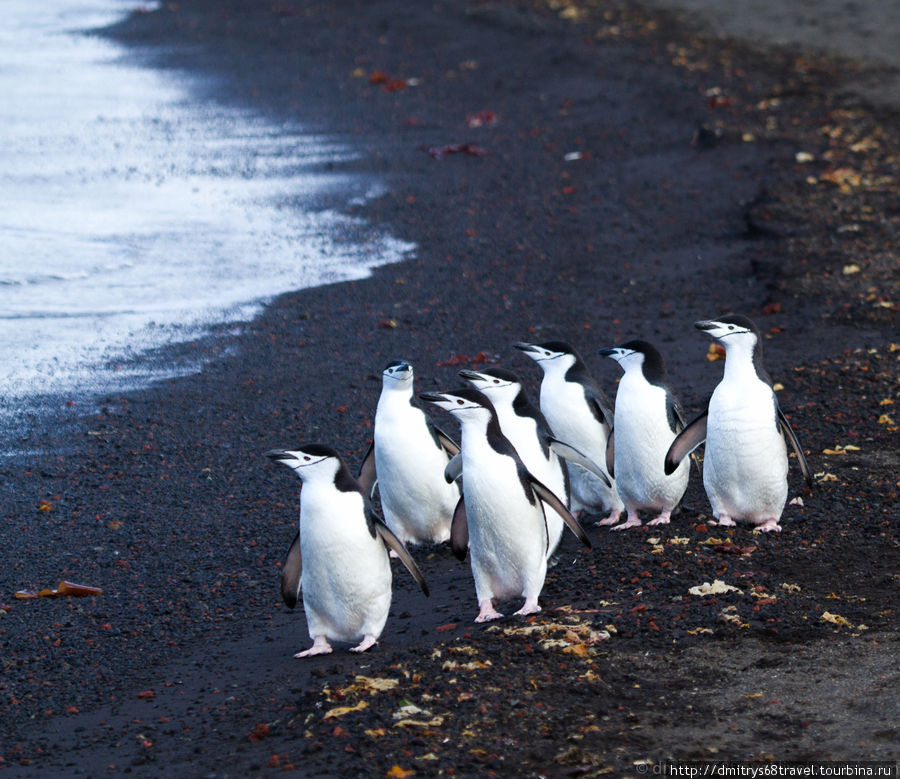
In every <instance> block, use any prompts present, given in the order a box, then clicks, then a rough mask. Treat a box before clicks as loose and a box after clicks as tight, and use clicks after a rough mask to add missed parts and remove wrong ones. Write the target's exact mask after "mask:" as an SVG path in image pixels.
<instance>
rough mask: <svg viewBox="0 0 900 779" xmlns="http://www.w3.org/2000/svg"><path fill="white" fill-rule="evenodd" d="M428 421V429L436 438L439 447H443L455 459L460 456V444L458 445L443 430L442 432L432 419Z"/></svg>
mask: <svg viewBox="0 0 900 779" xmlns="http://www.w3.org/2000/svg"><path fill="white" fill-rule="evenodd" d="M427 421H428V429H429V430H430V431H431V435H432V436H433V437H434V440H435V441H436V442H437V445H438V446H439V447H441V449H443V450H444V451H445V452H446V453H447V454H449V455H450V456H451V457H453V456H454V455H456V454H459V444H457V443H456V441H454V440H453V439H452V438H451V437H450V436H449V435H447V434H446V433H445V432H444V431H443V430H441V429H440V428H439V427H438V426H437V425H436V424H434V422H432V421H431V420H430V419H429V420H427Z"/></svg>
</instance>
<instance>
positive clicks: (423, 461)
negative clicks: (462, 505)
mask: <svg viewBox="0 0 900 779" xmlns="http://www.w3.org/2000/svg"><path fill="white" fill-rule="evenodd" d="M373 438H374V440H373V443H372V446H370V447H369V451H368V452H367V453H366V456H365V457H364V459H363V463H362V465H361V467H360V471H359V477H358V478H359V481H360V484H361V485H362V487H363V489H365V490H367V491H368V493H369V496H370V497H371V495H372V492H373V490H374V486H375V483H377V485H378V493H379V498H380V501H381V509H382V512H383V514H384V520H385V522H386V523H387V526H388V527H389V528H390V529H391V530H393V531H394V533H396V534H397V536H398V537H399V538H400V540H401V541H403V543H405V544H417V543H422V542H432V543H440V542H443V541H447V540H448V539H449V538H450V521H451V519H452V518H453V511H454V509H455V508H456V504H457V503H458V502H459V499H460V492H459V487H458V486H457V485H456V484H455V483H450V484H448V483H447V481H446V480H445V479H444V469H445V468H446V467H447V462H448V460H449V459H450V458H451V457H452V456H453V455H455V454H457V453H458V452H459V447H458V446H457V445H456V443H455V442H454V441H453V440H452V439H451V438H450V437H449V436H448V435H447V434H446V433H444V432H442V431H441V430H440V429H438V428H437V427H436V426H435V425H434V424H433V423H432V422H431V420H430V419H429V418H428V417H427V416H426V415H425V412H424V411H423V410H422V409H421V408H419V407H418V406H417V405H416V404H415V400H414V398H413V369H412V366H411V365H410V364H409V363H408V362H404V361H397V362H392V363H390V364H389V365H388V366H387V367H386V368H385V369H384V372H383V373H382V388H381V395H380V397H379V399H378V407H377V409H376V410H375V431H374V436H373Z"/></svg>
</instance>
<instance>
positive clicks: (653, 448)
mask: <svg viewBox="0 0 900 779" xmlns="http://www.w3.org/2000/svg"><path fill="white" fill-rule="evenodd" d="M695 327H697V328H698V329H700V330H702V331H704V332H706V333H707V334H708V335H710V336H711V337H712V338H713V339H714V340H715V341H716V342H717V343H719V344H720V345H722V346H723V347H724V348H725V352H726V359H725V371H724V376H723V378H722V381H721V382H720V383H719V384H718V386H717V387H716V388H715V390H714V392H713V393H712V396H711V398H710V400H709V403H708V405H707V408H706V409H705V410H704V411H703V412H702V413H701V414H699V415H698V416H697V417H696V418H695V419H694V420H693V421H691V422H689V423H685V420H684V417H683V415H682V410H681V407H680V404H679V403H678V400H677V399H676V398H675V396H674V395H673V394H672V392H671V390H670V388H669V387H668V385H667V384H666V370H665V364H664V362H663V359H662V357H661V355H660V353H659V352H658V351H657V350H656V348H655V347H654V346H652V345H651V344H649V343H647V342H646V341H629V342H628V343H625V344H622V345H621V346H617V347H613V348H608V349H601V350H599V353H600V354H601V355H604V356H607V357H610V358H612V359H613V360H615V361H616V362H617V363H618V364H619V365H620V367H621V368H622V369H623V371H624V375H623V377H622V379H621V381H620V383H619V386H618V390H617V392H616V399H615V407H613V406H612V404H611V403H610V402H609V400H608V399H607V397H606V396H605V395H604V393H603V391H602V390H601V389H600V388H599V386H598V385H597V384H596V383H595V382H594V381H593V379H592V378H591V376H590V374H589V372H588V369H587V367H586V365H585V363H584V361H583V360H582V359H581V357H580V356H579V355H578V353H577V352H576V351H575V350H574V349H573V348H572V347H571V346H569V345H568V344H566V343H564V342H561V341H551V342H547V343H542V344H530V343H517V344H515V348H516V349H518V350H520V351H522V352H523V353H524V354H526V355H527V356H528V357H530V358H531V359H533V360H534V361H535V362H537V364H538V365H539V366H540V367H541V368H542V370H543V378H542V381H541V385H540V406H539V408H538V407H537V406H535V405H533V404H532V403H531V402H530V400H529V398H528V395H527V393H526V391H525V389H524V387H523V385H522V382H521V381H520V379H519V378H518V376H517V375H516V374H515V373H513V372H512V371H509V370H506V369H503V368H498V367H489V368H486V369H484V370H481V371H471V370H463V371H460V376H461V377H462V378H463V379H465V380H466V382H468V384H469V386H467V387H465V388H461V389H456V390H452V391H447V392H425V393H422V394H420V395H419V399H421V400H422V401H424V402H426V403H429V404H433V405H435V406H437V407H439V408H441V409H443V410H445V411H447V412H448V413H449V414H450V415H451V416H453V417H455V418H456V419H457V420H458V421H459V424H460V431H461V439H460V444H459V445H457V444H456V443H455V441H454V440H453V438H451V437H450V436H449V435H447V434H446V433H444V432H443V431H441V430H440V429H439V428H438V427H437V426H435V425H434V423H433V422H432V421H431V420H430V419H429V418H428V417H427V416H426V414H425V413H424V411H423V410H422V409H421V408H420V407H419V406H418V405H416V403H415V398H414V392H413V368H412V366H411V365H410V364H409V363H407V362H402V361H398V362H392V363H391V364H389V365H388V366H387V367H386V368H385V369H384V372H383V374H382V391H381V395H380V397H379V400H378V406H377V409H376V413H375V426H374V436H373V438H374V440H373V443H372V446H371V447H370V448H369V451H368V452H367V454H366V456H365V458H364V461H363V463H362V465H361V466H360V469H359V472H358V474H357V476H356V477H354V476H353V475H352V474H351V472H350V470H349V469H348V467H347V465H346V463H345V462H344V461H343V460H342V459H341V457H340V456H339V455H338V453H337V452H336V451H334V449H332V448H330V447H327V446H323V445H321V444H306V445H302V446H300V447H299V448H297V449H294V450H290V451H286V450H277V451H271V452H268V453H267V455H268V456H269V457H270V458H271V459H273V460H275V461H278V462H282V463H284V464H285V465H287V466H289V467H291V468H292V469H293V470H294V471H295V472H296V473H297V475H298V476H299V477H300V479H301V481H302V489H301V492H300V522H299V532H298V533H297V536H296V537H295V539H294V542H293V543H292V545H291V547H290V549H289V551H288V554H287V557H286V559H285V561H284V565H283V569H282V597H283V599H284V601H285V602H286V603H287V604H288V605H289V606H290V607H293V606H294V605H295V604H296V602H297V600H298V599H299V598H300V597H301V595H302V599H303V606H304V611H305V614H306V619H307V623H308V628H309V635H310V638H312V640H313V645H312V646H311V647H310V648H309V649H307V650H305V651H302V652H299V653H298V654H296V655H295V657H307V656H311V655H317V654H324V653H328V652H331V651H332V648H331V645H330V643H329V640H332V641H348V642H356V641H359V643H358V644H357V645H356V646H354V647H353V649H352V650H351V651H355V652H363V651H365V650H366V649H368V648H369V647H371V646H373V645H374V644H375V643H376V642H377V640H378V637H379V636H380V635H381V632H382V630H383V628H384V625H385V622H386V621H387V616H388V610H389V608H390V601H391V565H390V555H389V551H388V550H391V552H390V554H391V555H396V556H397V557H399V559H400V560H401V562H402V563H403V564H404V565H405V566H406V568H407V569H408V570H409V571H410V573H411V574H412V575H413V576H414V577H415V579H416V581H417V582H418V583H419V585H420V587H421V588H422V590H423V592H424V593H425V594H426V595H427V594H428V586H427V584H426V582H425V578H424V577H423V575H422V573H421V571H420V570H419V568H418V566H417V565H416V562H415V560H414V559H413V557H412V556H411V555H410V553H409V551H408V549H407V547H406V545H407V544H417V543H423V542H425V543H427V542H432V543H441V542H445V541H449V542H450V545H451V548H452V550H453V552H454V554H455V555H456V556H457V557H458V558H459V559H461V560H463V559H465V557H466V556H467V555H468V557H469V559H470V564H471V569H472V575H473V577H474V580H475V592H476V596H477V600H478V607H479V612H478V616H477V617H476V620H475V621H476V622H486V621H489V620H493V619H498V618H500V617H502V616H503V615H502V614H501V613H500V612H499V611H497V610H496V608H495V606H496V601H498V600H507V599H512V598H524V601H525V602H524V604H523V606H522V607H521V608H520V609H519V610H518V611H517V612H516V614H519V615H527V614H533V613H535V612H538V611H540V606H539V604H538V597H539V595H540V592H541V589H542V588H543V585H544V579H545V577H546V573H547V564H548V560H549V558H550V556H551V555H552V554H553V552H554V550H555V549H556V547H557V545H558V544H559V542H560V539H561V537H562V535H563V532H564V530H565V528H566V527H568V528H569V529H571V530H572V532H573V533H574V534H575V535H576V536H577V537H578V538H579V539H580V540H581V542H582V543H584V544H585V546H587V547H590V546H591V542H590V540H589V538H588V536H587V535H586V534H585V532H584V530H583V528H582V526H581V524H580V522H579V519H578V517H579V516H580V515H582V514H583V513H587V514H591V515H598V514H606V516H605V518H603V519H601V520H600V521H599V522H598V523H597V524H598V525H608V526H612V529H613V530H627V529H629V528H633V527H637V526H640V524H641V520H640V517H639V512H641V511H652V512H655V513H657V516H656V517H655V518H654V519H652V520H651V521H650V522H649V524H651V525H654V524H664V523H668V522H669V518H670V515H671V513H672V511H673V509H675V507H676V506H677V505H678V503H679V502H680V500H681V498H682V496H683V495H684V492H685V489H686V488H687V483H688V477H689V470H690V458H689V456H688V455H690V454H691V452H693V450H694V449H696V448H697V447H698V446H699V445H701V444H704V443H705V449H704V457H703V484H704V487H705V489H706V494H707V496H708V498H709V501H710V503H711V505H712V513H713V516H714V517H715V521H716V522H718V524H720V525H734V524H735V520H744V521H748V522H750V523H752V524H753V525H755V526H756V528H757V529H759V530H762V531H780V530H781V527H780V525H779V524H778V522H779V519H780V517H781V512H782V510H783V508H784V505H785V502H786V500H787V490H788V485H787V473H788V454H787V446H786V441H787V442H789V443H790V444H791V447H792V448H793V450H794V452H795V453H796V455H797V459H798V462H799V465H800V468H801V470H802V472H803V476H804V477H805V479H806V482H807V484H808V485H811V477H810V472H809V467H808V465H807V463H806V458H805V456H804V454H803V450H802V448H801V447H800V444H799V441H798V440H797V437H796V435H795V434H794V432H793V430H792V429H791V427H790V425H789V424H788V421H787V419H786V418H785V416H784V414H783V413H782V411H781V409H780V408H779V405H778V401H777V399H776V397H775V393H774V391H773V389H772V382H771V379H770V378H769V376H768V374H767V373H766V371H765V368H764V367H763V363H762V343H761V336H760V332H759V330H758V329H757V327H756V325H754V323H753V322H752V321H750V320H749V319H748V318H747V317H744V316H740V315H727V316H724V317H722V318H720V319H716V320H705V321H701V322H697V323H696V324H695ZM376 487H377V489H378V493H379V499H380V504H381V509H382V512H383V515H384V518H383V519H382V517H381V516H379V515H378V513H376V512H375V511H374V509H373V507H372V500H373V499H374V495H375V489H376ZM623 511H625V512H626V519H625V521H624V522H622V523H620V524H617V523H618V522H619V519H620V516H621V514H622V512H623Z"/></svg>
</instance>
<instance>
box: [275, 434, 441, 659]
mask: <svg viewBox="0 0 900 779" xmlns="http://www.w3.org/2000/svg"><path fill="white" fill-rule="evenodd" d="M266 456H267V457H269V458H270V459H271V460H274V461H276V462H281V463H284V464H285V465H287V466H288V467H289V468H292V469H293V470H294V472H295V473H296V474H297V475H298V476H299V477H300V480H301V481H302V482H303V487H302V489H301V491H300V523H299V531H298V534H297V537H295V539H294V542H293V543H292V544H291V547H290V549H289V551H288V555H287V562H286V565H285V567H284V571H283V574H282V585H281V589H282V595H283V596H284V595H285V594H287V597H285V602H287V603H288V605H289V606H291V605H292V604H291V603H290V599H291V598H293V602H294V603H296V600H297V597H298V596H299V595H300V594H302V596H303V610H304V611H305V612H306V621H307V625H308V627H309V635H310V638H312V640H313V645H312V646H311V647H310V648H309V649H307V650H305V651H302V652H298V653H297V654H295V655H294V657H311V656H313V655H321V654H328V653H329V652H331V651H332V649H331V645H330V644H329V639H330V640H333V641H357V640H359V641H360V643H359V644H358V645H357V646H355V647H353V648H352V649H351V650H350V651H351V652H365V651H366V650H367V649H369V648H370V647H371V646H373V645H374V644H375V643H376V642H377V641H378V638H379V636H380V635H381V632H382V630H383V629H384V625H385V622H386V621H387V616H388V609H389V608H390V605H391V563H390V559H389V557H388V550H387V547H388V546H389V547H390V548H391V549H393V550H394V551H395V552H396V554H397V556H398V557H399V558H400V560H401V561H402V562H403V564H404V565H405V566H406V567H407V568H408V569H409V572H410V573H411V574H412V575H413V577H414V578H415V580H416V581H417V582H418V583H419V586H420V587H421V589H422V592H424V593H425V595H428V585H427V584H426V582H425V578H424V577H423V576H422V573H421V571H420V570H419V568H418V566H417V565H416V563H415V561H414V560H413V559H412V557H411V556H410V554H409V552H408V551H407V549H406V547H405V546H404V545H403V543H402V542H401V541H400V539H398V538H397V536H396V535H394V533H392V532H391V530H390V529H389V528H388V527H387V525H385V524H384V521H383V520H382V519H381V518H380V517H378V516H377V515H376V514H375V512H374V511H373V510H372V507H371V505H370V504H369V501H368V498H367V497H366V495H365V494H364V492H363V490H362V488H361V487H360V486H359V483H358V482H357V481H356V479H354V478H353V476H352V475H351V473H350V471H349V469H348V468H347V466H346V465H345V463H344V461H343V460H342V459H341V457H340V456H339V455H338V453H337V452H336V451H335V450H334V449H332V448H330V447H328V446H323V445H321V444H305V445H302V446H300V447H299V448H298V449H295V450H272V451H270V452H267V453H266Z"/></svg>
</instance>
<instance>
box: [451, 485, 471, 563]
mask: <svg viewBox="0 0 900 779" xmlns="http://www.w3.org/2000/svg"><path fill="white" fill-rule="evenodd" d="M450 549H451V550H452V552H453V555H454V556H455V557H456V559H457V560H465V559H466V555H467V554H468V553H469V518H468V516H467V515H466V502H465V500H464V499H463V498H460V499H459V500H458V501H457V503H456V508H455V509H454V510H453V519H452V520H451V522H450Z"/></svg>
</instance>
